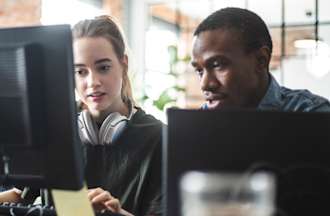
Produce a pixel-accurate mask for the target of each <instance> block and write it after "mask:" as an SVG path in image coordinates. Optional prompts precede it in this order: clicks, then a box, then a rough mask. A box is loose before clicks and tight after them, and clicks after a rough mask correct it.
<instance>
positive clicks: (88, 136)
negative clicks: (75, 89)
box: [78, 111, 98, 145]
mask: <svg viewBox="0 0 330 216" xmlns="http://www.w3.org/2000/svg"><path fill="white" fill-rule="evenodd" d="M78 125H79V136H80V139H81V141H82V143H89V144H92V145H96V144H97V143H98V136H97V131H96V130H95V126H94V124H93V120H92V117H91V116H90V114H89V113H88V112H87V111H82V112H81V113H80V115H79V116H78Z"/></svg>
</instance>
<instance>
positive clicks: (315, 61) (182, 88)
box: [0, 0, 330, 121]
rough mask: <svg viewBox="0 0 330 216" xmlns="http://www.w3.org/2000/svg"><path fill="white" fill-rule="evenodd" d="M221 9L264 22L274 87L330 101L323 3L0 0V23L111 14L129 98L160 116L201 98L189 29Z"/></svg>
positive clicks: (329, 38) (329, 19)
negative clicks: (121, 44) (126, 68)
mask: <svg viewBox="0 0 330 216" xmlns="http://www.w3.org/2000/svg"><path fill="white" fill-rule="evenodd" d="M228 6H235V7H242V8H247V9H250V10H252V11H254V12H256V13H257V14H259V15H260V16H261V17H262V18H263V19H264V20H265V22H266V23H267V25H268V26H269V28H270V32H271V35H272V38H273V43H274V51H273V58H272V62H271V65H270V71H271V73H272V74H273V76H274V77H275V78H276V79H277V80H278V81H279V83H280V84H282V85H285V86H287V87H290V88H307V89H309V90H311V91H312V92H314V93H316V94H319V95H322V96H324V97H326V98H328V99H330V85H329V83H330V13H328V11H327V9H328V8H330V1H329V0H267V1H265V0H56V1H54V0H0V27H12V26H29V25H39V24H45V25H48V24H63V23H67V24H70V25H72V24H74V23H76V22H77V21H78V20H80V19H84V18H91V17H94V16H96V15H100V14H109V15H112V16H114V17H116V18H117V19H118V21H119V22H120V23H121V24H122V26H123V30H124V31H125V33H126V35H127V40H128V43H129V46H130V48H131V49H130V52H129V54H130V57H131V62H130V63H131V64H130V66H131V72H132V73H131V78H132V80H133V83H134V89H135V92H134V93H135V98H136V99H137V100H138V102H139V104H140V105H141V106H142V107H144V109H145V110H146V111H147V112H149V113H152V114H153V115H155V116H157V117H158V118H160V119H161V120H163V121H166V118H165V114H164V110H166V108H168V107H171V106H178V107H185V108H197V107H199V106H200V104H201V103H202V102H203V100H202V97H201V93H200V90H199V88H198V78H197V75H196V74H195V73H194V72H193V70H192V68H191V66H190V65H189V61H190V52H191V41H192V33H193V31H194V28H195V27H196V26H197V24H198V23H199V22H200V21H201V20H202V19H203V18H205V17H206V16H207V15H208V14H210V13H211V12H213V11H215V10H217V9H220V8H223V7H228Z"/></svg>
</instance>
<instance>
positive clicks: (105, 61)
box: [73, 16, 162, 215]
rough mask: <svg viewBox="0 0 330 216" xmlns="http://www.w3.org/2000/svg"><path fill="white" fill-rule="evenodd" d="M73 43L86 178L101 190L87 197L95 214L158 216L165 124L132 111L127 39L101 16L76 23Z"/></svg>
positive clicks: (137, 111) (134, 109)
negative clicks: (109, 211)
mask: <svg viewBox="0 0 330 216" xmlns="http://www.w3.org/2000/svg"><path fill="white" fill-rule="evenodd" d="M73 40H74V41H73V51H74V62H75V80H76V91H77V94H78V95H79V97H80V99H81V102H82V104H83V107H84V108H85V110H83V111H82V113H81V114H80V116H79V120H80V121H79V123H80V129H81V131H80V132H81V133H80V135H81V138H82V141H83V144H84V147H85V150H86V151H85V153H86V178H87V184H88V186H89V187H90V188H97V189H91V190H90V191H89V198H90V200H91V201H92V203H93V204H94V207H95V208H97V209H107V208H108V209H111V210H112V211H116V212H119V213H122V214H126V215H129V213H131V214H134V215H160V214H161V152H160V149H161V128H162V124H161V122H160V121H158V120H156V119H155V118H153V117H152V116H150V115H147V114H145V112H144V111H142V110H141V109H140V108H138V107H136V106H134V100H133V98H132V91H131V86H130V81H129V78H128V56H127V54H126V45H125V42H124V38H123V34H122V33H121V31H120V29H119V27H118V25H117V24H116V23H115V22H114V21H113V19H112V18H111V17H109V16H100V17H96V18H95V19H91V20H83V21H81V22H79V23H77V24H76V25H75V26H74V27H73ZM113 115H115V116H113ZM118 119H119V120H118ZM111 123H113V124H115V126H114V127H113V128H111V127H110V129H108V126H109V124H111ZM107 130H108V131H107ZM99 131H100V132H99ZM104 131H106V132H104ZM107 132H108V133H107ZM93 134H94V135H93ZM113 197H116V198H118V199H119V201H118V200H116V198H113ZM121 207H122V208H121ZM124 209H125V210H126V211H125V210H124Z"/></svg>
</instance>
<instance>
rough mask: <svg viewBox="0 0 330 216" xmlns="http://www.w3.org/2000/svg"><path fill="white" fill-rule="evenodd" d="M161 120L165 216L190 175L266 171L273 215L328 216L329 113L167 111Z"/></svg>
mask: <svg viewBox="0 0 330 216" xmlns="http://www.w3.org/2000/svg"><path fill="white" fill-rule="evenodd" d="M167 115H168V126H167V129H165V130H164V131H165V134H164V142H163V150H164V155H163V156H164V157H163V160H164V161H163V168H164V177H165V188H164V190H165V191H164V192H165V193H166V201H165V206H166V210H167V212H166V215H171V216H178V215H180V207H181V204H180V194H179V181H180V178H181V176H182V175H183V174H184V173H185V172H187V171H191V170H197V171H215V172H224V173H227V172H229V173H235V172H239V173H246V172H255V171H259V170H263V171H270V172H273V173H274V174H275V176H276V181H277V185H276V186H277V189H276V193H277V196H276V208H277V209H276V210H277V211H276V215H286V216H293V215H294V216H296V215H299V216H301V215H322V214H323V215H324V213H323V212H324V211H325V212H327V215H328V214H330V213H329V212H330V209H329V208H328V205H327V203H328V202H329V200H330V172H329V171H330V169H329V167H330V114H329V113H289V112H271V111H268V112H265V111H264V112H261V111H259V112H258V111H252V110H236V111H229V110H227V111H221V110H180V109H170V110H168V112H167ZM322 211H323V212H322Z"/></svg>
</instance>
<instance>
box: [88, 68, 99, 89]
mask: <svg viewBox="0 0 330 216" xmlns="http://www.w3.org/2000/svg"><path fill="white" fill-rule="evenodd" d="M87 85H88V87H95V86H98V85H101V80H100V77H99V76H98V75H97V73H94V72H93V71H92V70H91V71H90V73H89V75H88V77H87Z"/></svg>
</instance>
